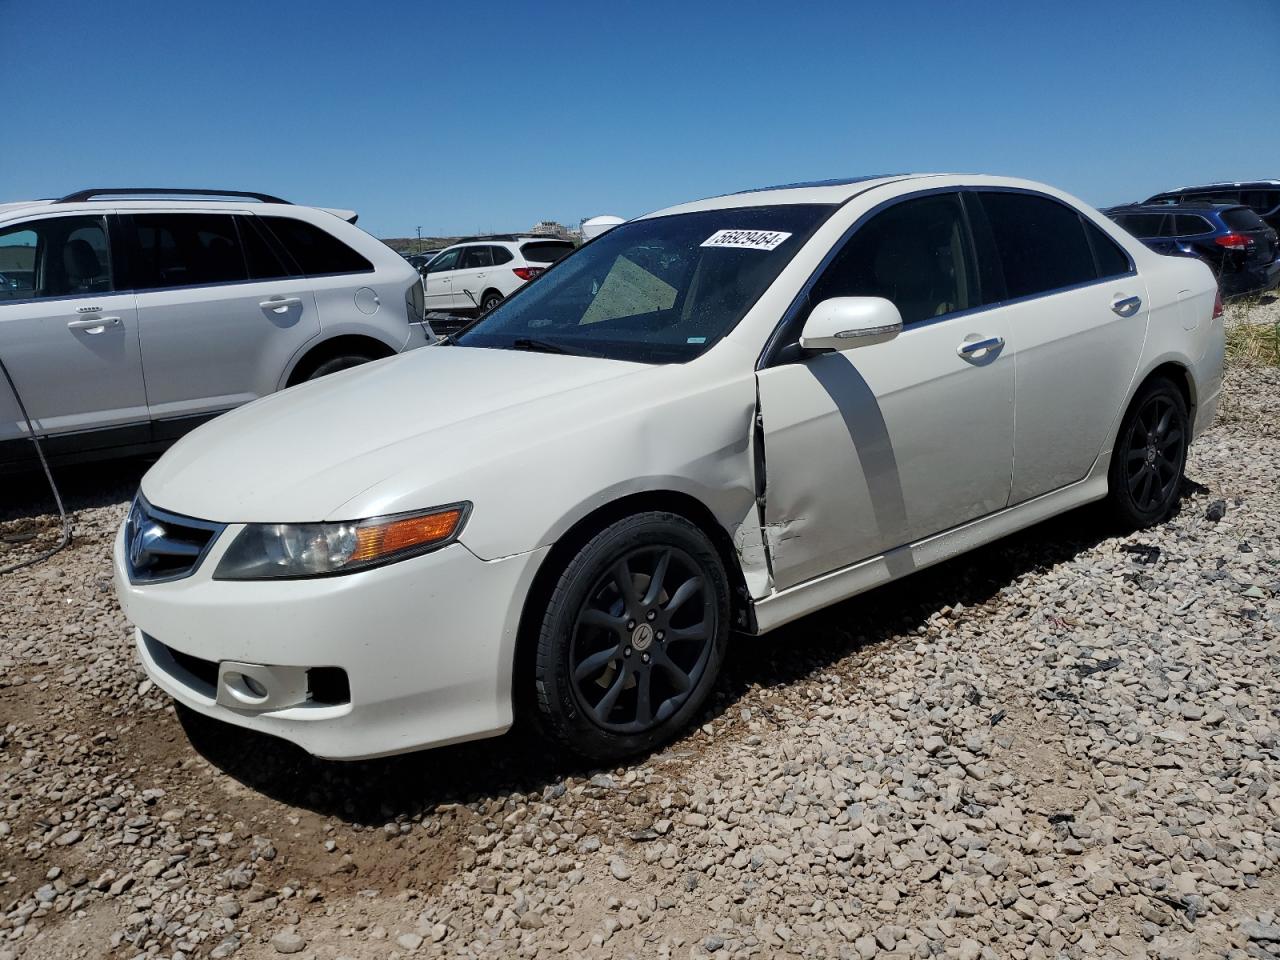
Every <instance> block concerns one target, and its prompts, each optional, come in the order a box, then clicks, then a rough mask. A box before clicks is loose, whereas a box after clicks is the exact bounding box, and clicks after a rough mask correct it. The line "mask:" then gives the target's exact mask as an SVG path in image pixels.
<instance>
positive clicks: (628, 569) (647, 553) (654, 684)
mask: <svg viewBox="0 0 1280 960" xmlns="http://www.w3.org/2000/svg"><path fill="white" fill-rule="evenodd" d="M728 638H729V585H728V578H727V577H726V575H725V570H724V564H723V563H722V562H721V559H720V555H719V553H718V552H717V551H716V548H715V546H714V545H713V544H712V543H711V541H710V540H708V539H707V537H706V535H705V534H704V533H703V532H702V531H701V530H700V529H699V528H698V527H697V526H695V525H694V524H692V523H690V522H689V521H688V520H686V519H685V518H684V517H681V516H678V515H676V514H672V513H665V512H651V513H642V514H636V515H634V516H631V517H627V518H625V519H622V520H619V521H617V522H616V523H614V524H612V525H610V526H609V527H607V528H606V529H604V530H603V531H601V532H600V533H599V534H597V535H596V536H595V537H593V538H592V539H591V540H590V541H588V542H587V543H586V544H585V545H584V546H583V547H582V548H581V549H580V550H579V551H578V553H577V554H576V555H575V556H574V557H573V559H572V560H570V561H569V563H568V564H567V566H566V567H565V569H564V571H563V573H562V574H561V575H560V578H559V580H558V581H557V583H556V585H555V588H554V590H553V591H552V594H551V597H550V599H549V600H548V602H547V605H546V608H545V611H544V613H543V616H542V620H541V625H540V630H539V633H538V638H537V653H536V658H535V664H534V689H535V693H536V712H537V715H538V718H539V719H540V721H541V722H542V725H543V726H544V727H545V728H546V729H547V730H548V732H549V733H551V734H552V735H553V736H554V737H555V738H556V739H557V740H558V741H559V742H560V743H561V744H563V745H564V746H565V747H567V748H568V749H569V750H571V751H572V752H574V753H576V754H579V755H581V756H584V757H587V758H589V759H591V760H595V761H613V760H617V759H620V758H622V757H626V756H629V755H631V754H635V753H639V752H642V751H645V750H650V749H652V748H654V747H656V746H658V745H660V744H662V743H665V742H667V741H669V740H671V739H673V738H674V737H675V736H676V735H677V734H678V733H679V732H680V731H681V730H682V729H683V728H684V727H685V726H686V725H687V724H688V723H689V722H690V720H691V719H692V718H693V717H694V716H696V715H697V713H698V711H699V710H701V709H702V706H703V704H704V703H705V702H706V699H707V696H708V694H709V693H710V691H711V688H712V686H714V684H715V680H716V675H717V674H718V673H719V671H720V666H721V664H722V663H723V661H724V654H725V648H726V647H727V645H728Z"/></svg>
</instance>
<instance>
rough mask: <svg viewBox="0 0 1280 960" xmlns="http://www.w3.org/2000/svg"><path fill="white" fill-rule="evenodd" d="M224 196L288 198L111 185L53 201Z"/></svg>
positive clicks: (264, 200) (268, 199)
mask: <svg viewBox="0 0 1280 960" xmlns="http://www.w3.org/2000/svg"><path fill="white" fill-rule="evenodd" d="M118 196H124V197H172V196H179V197H188V196H189V197H224V198H226V199H248V200H257V201H259V202H260V203H288V202H289V201H288V200H282V199H280V198H279V197H273V196H271V194H269V193H253V192H248V191H244V190H190V189H183V188H181V187H179V188H166V187H111V188H99V189H96V190H77V191H76V192H75V193H68V194H67V195H66V196H65V197H60V198H58V199H57V200H55V201H54V203H80V202H81V201H84V200H92V199H93V198H94V197H118Z"/></svg>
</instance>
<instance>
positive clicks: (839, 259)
mask: <svg viewBox="0 0 1280 960" xmlns="http://www.w3.org/2000/svg"><path fill="white" fill-rule="evenodd" d="M966 237H967V232H966V230H965V224H964V212H963V209H962V208H961V206H960V195H959V194H956V193H945V194H937V195H935V196H928V197H919V198H917V199H914V200H904V201H902V202H901V203H896V204H894V205H893V206H891V207H889V208H888V209H887V210H885V211H883V212H882V213H878V214H876V215H875V216H874V217H872V218H871V219H870V220H869V221H867V222H866V223H865V224H863V225H862V226H861V227H859V228H858V231H857V232H856V233H855V234H854V235H853V236H852V237H850V238H849V240H848V242H846V243H845V245H844V247H843V248H841V250H840V252H839V253H837V254H836V256H835V258H834V259H833V260H832V261H831V263H830V265H829V266H828V267H827V269H826V270H825V271H824V272H823V274H822V276H820V277H819V278H818V281H817V283H816V284H815V285H814V287H813V290H812V292H811V293H810V300H811V302H812V303H813V304H815V305H816V304H818V303H820V302H822V301H823V300H828V299H830V298H831V297H884V298H885V299H886V300H891V301H893V303H894V304H895V305H896V306H897V307H898V311H899V312H900V313H901V314H902V322H903V323H906V324H909V323H918V322H919V321H921V320H927V319H929V318H930V317H940V316H943V315H944V314H948V313H955V312H956V311H959V310H967V309H969V308H970V307H975V306H978V304H979V302H980V301H979V298H978V290H977V286H978V284H977V280H976V274H975V271H974V263H973V255H972V253H971V252H970V250H969V244H968V242H967V239H966Z"/></svg>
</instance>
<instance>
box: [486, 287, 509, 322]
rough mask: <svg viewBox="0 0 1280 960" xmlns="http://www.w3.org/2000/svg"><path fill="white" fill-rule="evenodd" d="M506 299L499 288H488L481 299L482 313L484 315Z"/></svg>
mask: <svg viewBox="0 0 1280 960" xmlns="http://www.w3.org/2000/svg"><path fill="white" fill-rule="evenodd" d="M503 299H505V298H504V297H503V296H502V294H500V293H499V292H498V291H497V290H486V291H485V293H484V296H483V297H481V299H480V315H481V316H484V315H485V314H486V313H488V312H489V311H490V310H492V309H493V308H494V307H496V306H497V305H498V304H500V303H501V302H502V301H503Z"/></svg>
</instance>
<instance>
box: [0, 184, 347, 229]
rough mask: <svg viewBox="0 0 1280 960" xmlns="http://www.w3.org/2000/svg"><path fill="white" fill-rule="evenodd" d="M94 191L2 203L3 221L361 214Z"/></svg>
mask: <svg viewBox="0 0 1280 960" xmlns="http://www.w3.org/2000/svg"><path fill="white" fill-rule="evenodd" d="M90 192H91V191H82V193H81V194H69V195H68V196H67V197H64V198H61V199H52V200H50V199H44V200H18V201H12V202H9V203H0V220H10V219H13V218H14V217H15V216H20V215H23V214H27V213H35V212H42V211H51V210H53V209H56V210H57V211H58V212H59V213H61V212H66V213H69V214H74V213H83V212H88V211H95V210H103V209H111V210H125V211H129V210H134V211H139V212H142V211H148V210H167V211H173V210H192V211H196V210H199V211H202V212H208V211H222V212H235V213H241V212H245V211H248V212H251V213H261V212H263V211H270V212H271V213H272V214H286V215H287V214H288V212H289V211H290V210H299V209H302V210H320V211H323V212H324V213H328V214H331V215H333V216H335V217H338V218H339V219H340V220H346V221H347V222H348V223H355V222H356V219H357V214H356V212H355V211H354V210H343V209H338V208H335V207H309V206H306V205H305V204H294V203H290V202H289V201H287V200H280V199H279V198H277V197H267V195H266V194H235V195H232V196H226V197H219V196H218V194H217V193H216V192H210V193H209V194H207V195H204V196H201V197H199V198H197V197H185V198H184V197H181V196H177V195H176V192H175V195H172V196H170V195H164V194H162V195H159V196H155V197H145V198H144V197H143V196H139V195H133V196H131V195H129V194H128V193H127V192H125V191H121V192H119V193H115V192H111V191H105V192H101V193H103V195H102V196H101V197H97V196H91V197H83V198H82V194H83V193H90ZM257 196H261V197H267V199H266V200H257V199H254V198H255V197H257Z"/></svg>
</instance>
